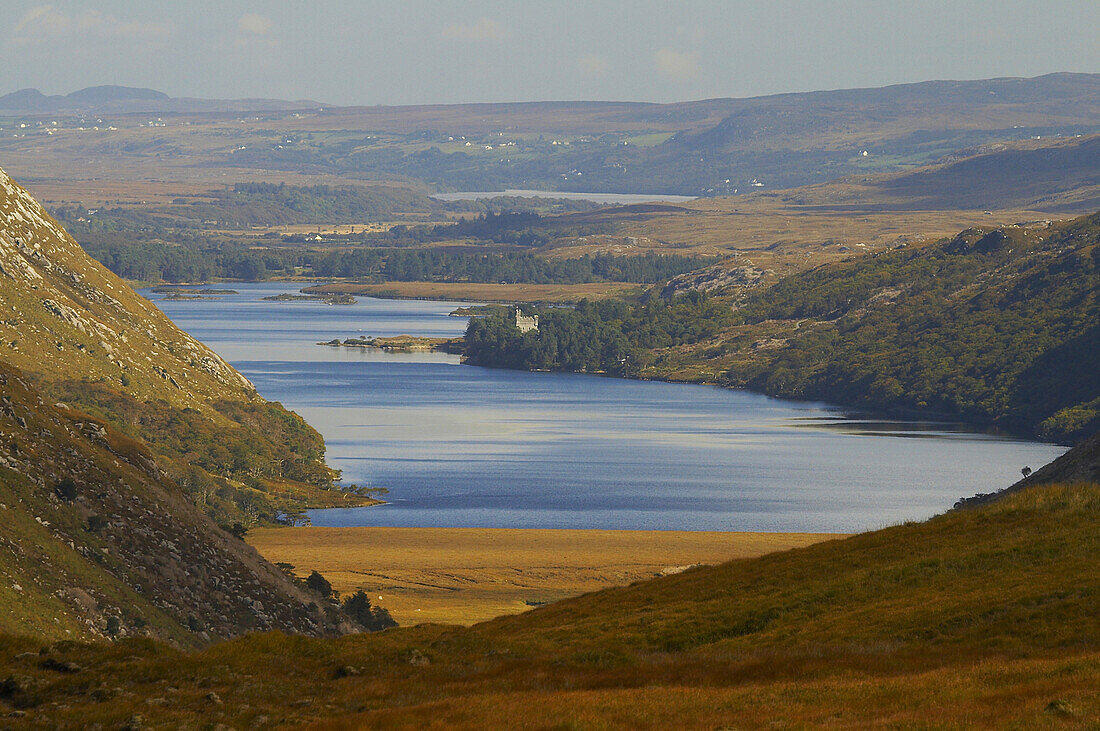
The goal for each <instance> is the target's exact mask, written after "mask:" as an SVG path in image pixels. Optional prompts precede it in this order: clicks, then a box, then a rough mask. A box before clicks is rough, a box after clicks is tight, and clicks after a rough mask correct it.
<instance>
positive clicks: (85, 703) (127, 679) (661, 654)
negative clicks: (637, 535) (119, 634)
mask: <svg viewBox="0 0 1100 731" xmlns="http://www.w3.org/2000/svg"><path fill="white" fill-rule="evenodd" d="M1098 527H1100V490H1098V489H1097V486H1095V485H1076V486H1043V487H1038V488H1032V489H1029V490H1026V491H1022V492H1020V493H1016V494H1013V495H1011V496H1008V497H1006V498H1005V499H1003V500H1001V501H999V502H997V503H995V504H992V505H988V506H985V507H982V508H979V509H974V510H967V511H962V512H953V513H948V514H946V515H943V516H940V517H937V518H933V519H932V520H929V521H927V522H924V523H909V524H904V525H899V526H895V527H891V528H887V529H884V530H879V531H875V532H871V533H865V534H860V535H857V536H852V537H850V538H846V539H842V540H832V541H825V542H822V543H817V544H814V545H810V546H806V547H804V548H797V549H793V550H790V551H783V552H778V553H771V554H768V555H765V556H761V557H759V558H748V559H738V560H734V561H731V562H727V563H724V564H721V565H719V566H710V567H700V568H695V569H690V570H687V571H684V572H683V573H680V574H676V575H673V576H668V577H665V578H660V579H654V580H650V581H643V582H638V583H635V584H633V585H631V586H626V587H621V588H613V589H605V590H602V591H599V592H595V593H590V594H585V595H583V596H580V597H576V598H573V599H567V600H564V601H561V602H557V603H555V604H551V605H548V606H545V607H539V608H537V609H534V610H532V611H530V612H525V613H523V614H518V615H512V616H506V617H500V618H497V619H494V620H491V621H489V622H484V623H481V624H478V625H474V626H472V627H453V626H443V625H420V626H417V627H412V628H399V629H396V630H389V631H386V632H382V633H380V634H374V635H370V634H367V635H362V634H361V635H351V636H347V637H343V638H340V639H327V640H325V639H312V638H306V637H292V636H286V635H282V634H275V633H268V634H256V635H251V636H248V637H244V638H241V639H238V640H234V641H230V642H224V643H219V644H216V645H213V646H211V647H209V648H207V649H205V650H202V651H199V652H193V653H188V652H183V651H179V650H176V649H173V648H171V647H169V646H167V645H164V644H158V643H153V642H150V641H147V640H136V639H130V640H123V641H121V642H118V643H114V644H107V645H79V644H75V643H56V644H53V645H43V644H42V642H41V641H33V640H16V639H7V640H0V661H2V662H3V663H4V664H5V666H6V667H7V668H8V672H9V673H11V675H12V678H13V679H14V680H13V681H12V683H5V686H4V687H5V688H6V689H7V690H5V692H4V695H3V698H2V700H0V702H2V703H3V704H6V706H7V707H8V708H10V709H11V712H13V713H23V714H26V715H25V716H22V717H21V722H23V723H27V724H37V725H39V726H42V725H47V726H50V727H70V728H76V727H88V726H89V725H90V724H95V723H99V724H102V726H103V727H113V728H117V727H120V726H122V725H124V724H127V723H130V724H131V725H133V723H134V717H135V715H137V716H140V717H141V719H140V723H141V724H142V725H148V726H154V727H155V726H163V727H173V728H177V727H189V728H201V727H206V726H213V725H215V724H219V723H221V724H226V725H229V726H232V727H234V728H271V727H276V726H288V725H300V724H309V723H313V724H316V726H317V727H319V728H395V727H397V728H413V727H415V728H453V727H460V728H487V727H488V728H495V727H522V728H597V729H598V728H667V727H669V726H675V727H677V728H680V727H683V728H761V727H795V728H800V727H806V726H845V727H861V728H862V727H871V726H874V727H881V726H889V727H917V728H933V727H934V728H1005V727H1011V728H1078V727H1095V725H1096V724H1097V723H1098V722H1100V693H1098V692H1097V690H1098V689H1100V614H1098V613H1097V612H1096V597H1097V596H1098V595H1100V571H1097V558H1096V557H1097V555H1100V530H1097V528H1098ZM62 662H68V663H74V664H75V665H76V666H77V667H78V668H79V670H77V671H75V672H59V671H57V670H55V669H51V668H56V667H58V663H62Z"/></svg>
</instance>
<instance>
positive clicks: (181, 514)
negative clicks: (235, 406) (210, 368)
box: [0, 365, 334, 644]
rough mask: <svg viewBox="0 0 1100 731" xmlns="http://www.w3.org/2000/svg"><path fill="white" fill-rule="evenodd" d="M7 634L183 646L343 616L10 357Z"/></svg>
mask: <svg viewBox="0 0 1100 731" xmlns="http://www.w3.org/2000/svg"><path fill="white" fill-rule="evenodd" d="M0 393H2V396H0V577H2V580H0V631H3V632H5V633H9V634H15V635H35V636H40V637H46V638H55V639H78V638H90V637H105V636H110V637H119V636H130V635H138V636H140V635H150V636H153V637H159V638H162V639H171V640H174V641H176V642H180V643H184V644H195V643H196V642H202V641H206V640H209V639H211V638H217V637H231V636H234V635H238V634H241V633H242V632H246V631H250V630H257V629H281V630H284V631H293V632H303V633H308V634H319V633H322V632H324V631H327V630H332V629H334V626H333V625H332V623H331V622H330V621H329V620H328V619H327V618H326V617H325V616H324V614H323V613H322V612H321V611H320V610H319V609H318V608H317V607H316V605H314V606H312V607H311V606H309V605H310V604H311V602H312V601H313V599H310V598H307V597H306V596H305V595H304V594H303V593H302V592H301V591H300V590H299V589H297V588H296V587H294V586H292V585H291V584H290V583H289V582H288V581H287V579H286V577H285V576H283V574H282V573H281V572H280V571H278V570H277V569H275V568H274V567H272V566H270V565H269V564H267V562H265V561H264V560H263V559H262V558H260V557H259V556H258V555H257V554H256V553H255V552H254V551H253V550H252V549H251V548H249V547H248V546H247V545H246V544H245V543H244V542H242V541H240V540H238V539H236V538H234V537H232V536H230V535H229V534H227V533H225V532H224V531H222V530H220V529H218V528H217V527H215V526H214V525H213V524H212V523H211V521H210V520H209V519H208V518H207V517H205V516H204V515H202V514H201V513H200V512H199V511H198V510H197V509H196V507H195V506H194V505H193V504H191V503H190V502H189V501H188V500H187V499H186V498H185V496H184V495H183V493H182V491H180V489H179V488H178V487H177V486H176V485H175V484H173V483H172V482H171V481H170V480H168V479H166V478H165V476H164V474H163V473H162V472H161V471H160V470H159V469H158V468H157V466H156V462H155V460H154V457H153V455H152V454H150V453H149V452H148V450H146V449H145V448H144V447H143V446H142V445H141V444H139V443H137V442H135V441H133V440H131V439H128V438H127V437H125V436H122V435H120V434H118V433H117V432H115V431H114V430H113V429H111V428H110V427H108V426H107V425H105V424H104V423H103V422H101V421H99V420H97V419H95V418H93V417H90V416H87V415H86V414H82V413H80V412H78V411H75V410H73V409H71V408H68V407H66V406H64V405H62V404H57V405H53V404H51V403H49V402H48V401H47V400H44V399H43V398H42V395H41V394H39V393H37V392H35V391H34V389H33V387H32V386H31V385H30V383H29V382H28V380H27V379H26V378H25V377H23V376H22V375H21V374H20V373H19V372H18V371H15V370H13V369H11V368H10V367H8V366H4V365H0Z"/></svg>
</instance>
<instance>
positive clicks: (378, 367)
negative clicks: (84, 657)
mask: <svg viewBox="0 0 1100 731" xmlns="http://www.w3.org/2000/svg"><path fill="white" fill-rule="evenodd" d="M221 286H222V285H218V287H219V288H220V287H221ZM225 286H226V287H231V288H233V289H236V290H238V291H239V292H240V294H237V295H229V296H225V297H224V298H223V299H221V300H218V301H165V300H163V299H161V296H160V295H156V294H151V293H149V292H147V291H145V292H143V294H145V295H146V296H147V297H150V298H151V299H153V301H154V302H156V304H157V305H158V306H159V307H160V308H161V309H162V310H164V311H165V312H166V313H167V314H168V316H169V317H171V318H172V320H174V321H175V322H176V324H177V325H179V326H180V327H182V328H183V329H184V330H186V331H188V332H189V333H191V334H192V335H194V336H195V337H197V338H198V339H199V340H201V341H203V342H204V343H206V344H207V345H209V346H210V347H211V348H213V349H214V350H215V351H217V352H218V353H219V354H221V355H222V356H223V357H224V358H226V360H228V361H229V362H231V363H232V364H233V365H234V366H236V367H237V368H238V369H239V370H240V371H241V372H242V373H244V374H245V375H246V376H248V378H250V379H251V380H252V382H253V383H255V384H256V387H257V388H258V389H259V392H260V393H261V394H262V395H263V396H264V397H266V398H268V399H272V400H276V401H281V402H282V403H283V404H284V405H285V406H287V407H288V408H291V409H293V410H295V411H297V412H298V413H300V414H301V415H302V416H303V417H305V418H306V419H307V420H308V421H309V423H310V424H312V425H313V426H314V427H316V428H317V429H318V430H319V431H320V432H321V433H322V434H323V435H324V437H325V440H326V442H327V444H328V458H329V462H330V464H332V465H333V466H334V467H336V468H338V469H340V470H343V473H344V479H345V481H346V482H351V483H357V484H369V485H371V486H373V487H385V488H388V489H389V491H390V492H389V494H388V495H387V496H386V499H387V500H388V501H389V503H388V504H387V505H382V506H377V507H370V508H354V509H340V510H315V511H311V512H310V517H311V518H312V521H313V523H314V524H315V525H327V526H347V525H380V526H421V527H428V526H451V527H499V528H614V529H661V530H744V531H859V530H867V529H873V528H878V527H881V526H884V525H888V524H893V523H898V522H901V521H904V520H919V519H923V518H927V517H929V516H931V515H934V514H936V513H939V512H942V511H944V510H946V509H947V508H950V507H951V505H952V504H953V503H954V502H955V500H957V499H958V498H960V497H963V496H970V495H973V494H975V493H977V492H991V491H993V490H997V489H1000V488H1002V487H1005V486H1007V485H1009V484H1011V483H1012V482H1014V481H1015V480H1017V479H1019V474H1020V473H1019V471H1020V468H1022V467H1023V466H1024V465H1029V466H1030V467H1032V468H1033V469H1037V468H1038V467H1040V466H1041V465H1043V464H1046V463H1047V462H1049V461H1051V460H1052V459H1054V458H1055V457H1057V456H1059V455H1060V454H1062V453H1063V452H1064V451H1065V448H1064V447H1059V446H1055V445H1051V444H1042V443H1037V442H1029V441H1024V440H1016V439H1009V438H1004V437H997V436H992V435H988V434H979V433H972V432H969V431H967V430H966V429H965V428H964V427H961V426H959V425H953V424H941V423H931V422H897V421H882V420H875V419H868V418H859V417H854V416H851V415H849V414H847V413H845V411H844V410H842V409H839V408H836V407H833V406H829V405H827V404H821V403H799V402H791V401H782V400H778V399H772V398H768V397H766V396H761V395H758V394H753V393H748V392H745V391H734V390H729V389H722V388H717V387H711V386H698V385H685V384H670V383H659V382H648V381H627V380H619V379H613V378H603V377H599V376H586V375H575V374H561V373H527V372H521V371H506V370H498V369H489V368H479V367H474V366H466V365H461V364H460V363H459V360H458V357H457V356H453V355H447V354H443V353H405V354H399V353H385V352H382V351H377V350H361V349H357V348H334V347H324V346H318V345H316V344H315V343H317V342H318V341H325V340H331V339H332V338H341V339H343V338H346V337H350V336H359V335H372V336H389V335H402V334H410V335H423V336H429V337H446V336H454V335H460V334H461V333H462V332H463V330H464V329H465V325H466V319H465V318H457V317H449V316H448V313H450V312H451V311H452V310H454V309H455V308H456V307H459V306H462V305H466V304H469V303H459V302H429V301H415V300H380V299H371V298H359V300H358V302H357V304H355V305H347V306H339V305H326V304H323V303H320V302H265V301H263V300H262V299H261V298H262V297H264V296H268V295H274V294H280V293H283V292H296V291H297V289H298V287H299V285H292V284H285V283H262V284H233V285H225Z"/></svg>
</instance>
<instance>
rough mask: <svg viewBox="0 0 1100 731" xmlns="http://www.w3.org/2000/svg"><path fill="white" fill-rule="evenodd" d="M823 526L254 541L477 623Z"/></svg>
mask: <svg viewBox="0 0 1100 731" xmlns="http://www.w3.org/2000/svg"><path fill="white" fill-rule="evenodd" d="M835 537H837V536H835V535H831V534H814V533H789V534H785V533H719V532H702V531H699V532H693V531H612V530H502V529H482V528H260V529H254V530H252V531H249V533H248V538H247V540H248V542H249V543H250V544H251V545H252V546H253V547H254V548H256V550H258V551H259V552H260V553H261V554H262V555H263V556H264V558H266V559H268V560H269V561H272V562H283V563H289V564H292V565H293V566H294V567H295V573H296V574H297V575H298V576H300V577H302V578H304V577H305V576H307V575H309V573H310V572H311V571H314V570H316V571H319V572H320V573H321V574H323V575H324V576H325V578H327V579H328V580H329V581H330V582H332V585H333V588H334V589H336V590H337V591H340V592H341V593H343V594H350V593H353V592H355V591H356V590H358V589H364V590H366V591H367V593H368V594H370V595H371V600H372V601H374V602H375V603H376V604H378V605H379V606H383V607H385V608H386V609H387V610H389V611H390V613H391V614H392V615H393V617H394V618H395V619H396V620H397V621H398V622H399V623H400V624H402V625H404V626H407V625H412V624H419V623H421V622H436V623H440V624H473V623H475V622H482V621H485V620H487V619H492V618H493V617H496V616H500V615H503V614H515V613H517V612H523V611H526V610H528V609H530V608H531V607H532V606H538V605H542V604H546V603H549V602H552V601H557V600H559V599H564V598H566V597H571V596H576V595H578V594H583V593H586V592H590V591H597V590H599V589H605V588H608V587H610V586H621V585H625V584H630V583H632V582H635V581H640V580H642V579H648V578H653V577H654V576H657V575H659V574H662V573H665V574H671V573H673V572H674V571H676V570H677V569H683V568H685V567H688V566H692V565H695V564H716V563H722V562H725V561H729V560H732V559H735V558H748V557H753V556H759V555H762V554H765V553H770V552H772V551H782V550H787V549H790V548H796V547H800V546H806V545H809V544H811V543H815V542H817V541H821V540H827V539H830V538H835Z"/></svg>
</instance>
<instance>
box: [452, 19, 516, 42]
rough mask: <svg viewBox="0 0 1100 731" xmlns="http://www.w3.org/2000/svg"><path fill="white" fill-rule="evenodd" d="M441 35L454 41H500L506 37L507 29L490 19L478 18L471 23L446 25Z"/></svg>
mask: <svg viewBox="0 0 1100 731" xmlns="http://www.w3.org/2000/svg"><path fill="white" fill-rule="evenodd" d="M441 34H442V36H443V37H444V38H447V39H449V40H455V41H469V42H485V41H500V40H504V38H505V37H506V36H507V35H508V29H507V28H505V27H504V26H503V25H501V24H500V23H498V22H497V21H496V20H493V19H492V18H478V19H477V20H475V21H473V22H472V23H457V22H456V23H448V24H447V25H445V26H443V31H442V33H441Z"/></svg>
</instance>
